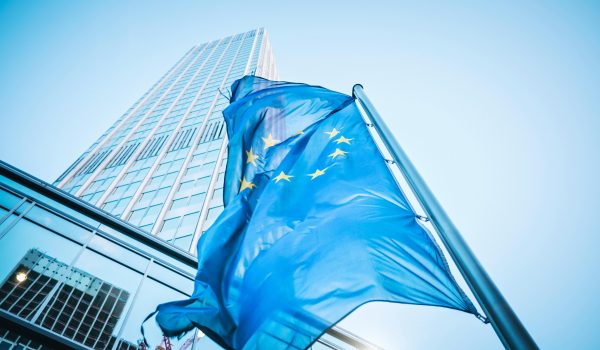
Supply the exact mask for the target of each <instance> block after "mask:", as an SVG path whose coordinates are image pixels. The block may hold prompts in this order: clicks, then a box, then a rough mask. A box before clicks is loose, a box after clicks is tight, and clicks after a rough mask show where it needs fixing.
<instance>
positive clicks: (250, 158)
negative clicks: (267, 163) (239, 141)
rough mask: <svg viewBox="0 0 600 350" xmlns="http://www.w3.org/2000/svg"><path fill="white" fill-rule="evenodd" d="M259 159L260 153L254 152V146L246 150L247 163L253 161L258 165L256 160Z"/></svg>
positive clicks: (253, 163)
mask: <svg viewBox="0 0 600 350" xmlns="http://www.w3.org/2000/svg"><path fill="white" fill-rule="evenodd" d="M257 159H258V154H254V153H252V148H250V150H249V151H246V164H248V163H252V165H254V166H256V160H257Z"/></svg>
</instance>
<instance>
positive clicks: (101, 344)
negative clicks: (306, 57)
mask: <svg viewBox="0 0 600 350" xmlns="http://www.w3.org/2000/svg"><path fill="white" fill-rule="evenodd" d="M246 74H256V75H259V76H263V77H266V78H269V79H277V78H278V77H277V69H276V67H275V62H274V59H273V55H272V53H271V46H270V43H269V40H268V36H267V33H266V32H265V31H264V30H263V29H262V28H261V29H257V30H253V31H250V32H246V33H242V34H238V35H234V36H230V37H227V38H223V39H221V40H216V41H212V42H209V43H206V44H202V45H199V46H195V47H193V48H192V49H191V50H189V51H188V52H187V53H185V54H184V56H183V57H182V58H181V59H180V60H179V61H178V62H177V63H176V64H175V65H174V66H173V67H172V68H171V69H170V70H169V71H168V72H167V73H166V74H165V75H164V76H163V77H162V78H161V79H160V80H159V81H158V82H157V83H156V84H154V86H152V87H151V88H150V90H148V92H146V93H145V94H144V95H143V96H142V97H141V98H140V99H139V100H138V101H137V102H136V103H134V105H133V106H132V107H131V108H130V109H129V110H128V111H127V112H125V114H123V115H122V116H121V117H120V118H119V119H118V120H117V121H116V122H115V124H114V125H113V126H111V127H110V128H109V129H108V130H107V131H106V132H105V133H104V134H103V135H102V136H101V137H100V138H99V139H98V140H97V141H96V142H95V143H94V144H93V145H92V146H91V147H90V148H89V149H88V150H87V151H86V152H85V153H84V154H82V155H81V156H80V157H79V159H77V160H76V161H75V163H73V165H71V166H70V167H69V168H68V169H67V170H66V171H65V172H64V173H63V174H62V175H61V176H60V177H59V178H58V179H57V180H56V181H55V183H54V186H53V185H50V184H47V183H45V182H43V181H41V180H39V179H36V178H34V177H32V176H30V175H28V174H26V173H24V172H21V171H19V170H18V169H16V168H13V167H11V166H10V165H8V164H6V163H3V162H1V161H0V255H1V256H2V258H3V261H2V264H0V350H3V349H57V348H60V349H62V348H70V349H111V350H116V349H126V350H130V349H141V348H144V347H141V346H140V340H141V333H140V325H141V324H142V322H143V320H144V319H145V318H146V316H147V315H148V314H150V313H151V312H152V311H153V310H154V309H155V307H156V306H157V305H158V304H160V303H163V302H166V301H173V300H180V299H185V298H187V297H189V296H190V294H191V293H192V291H193V286H194V275H195V273H196V268H197V262H196V258H195V256H194V255H195V250H194V248H195V242H196V241H197V240H198V238H199V237H200V235H201V234H202V233H203V232H205V231H206V229H207V228H208V227H209V226H210V225H211V224H212V223H213V222H214V220H215V219H216V217H217V216H218V215H219V214H220V213H221V211H222V210H223V198H222V197H223V176H224V172H225V165H226V162H227V151H226V145H227V138H226V130H225V125H224V121H223V117H222V111H223V109H224V108H226V106H227V104H228V98H227V94H228V88H229V87H230V86H231V84H232V83H233V81H235V80H236V79H238V78H240V77H242V76H244V75H246ZM145 331H146V338H147V339H148V340H149V343H150V347H149V348H148V349H159V348H161V349H181V350H191V349H197V348H202V349H205V348H206V349H218V348H219V347H218V346H217V345H216V344H214V343H212V342H211V341H210V340H209V339H208V338H207V337H203V334H202V333H201V332H199V331H194V332H189V333H188V334H187V335H186V336H185V337H183V338H181V339H178V340H177V339H170V340H167V339H165V338H164V337H162V335H161V332H160V330H159V329H158V327H157V326H156V324H155V322H154V321H153V320H150V321H148V322H146V325H145ZM312 348H313V349H358V348H361V349H363V348H374V347H371V346H370V345H368V343H366V342H365V341H363V340H361V339H359V338H358V337H356V336H354V335H352V334H350V333H348V332H345V331H342V330H340V329H338V328H334V329H332V330H330V331H328V333H327V334H325V335H323V336H322V337H321V338H320V339H318V340H317V342H316V343H315V344H314V345H313V346H312Z"/></svg>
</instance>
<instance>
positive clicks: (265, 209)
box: [156, 76, 477, 349]
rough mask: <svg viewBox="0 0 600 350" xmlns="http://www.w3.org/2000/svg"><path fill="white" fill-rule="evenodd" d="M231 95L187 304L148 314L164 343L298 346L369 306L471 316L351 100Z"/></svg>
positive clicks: (283, 90) (238, 88)
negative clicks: (211, 214)
mask: <svg viewBox="0 0 600 350" xmlns="http://www.w3.org/2000/svg"><path fill="white" fill-rule="evenodd" d="M232 94H233V96H232V97H231V105H230V106H229V107H228V108H227V109H226V110H225V111H224V113H223V114H224V117H225V120H226V122H227V133H228V136H229V148H228V157H229V158H228V163H227V171H226V176H225V194H224V196H225V198H224V199H225V203H226V206H225V209H224V211H223V213H222V214H221V216H220V217H219V218H218V219H217V221H216V222H215V223H214V224H213V226H212V227H211V228H210V229H209V230H208V231H207V232H206V233H205V234H204V235H203V236H202V237H201V238H200V240H199V241H198V263H199V267H198V274H197V276H196V283H195V289H194V294H193V296H192V298H191V299H189V300H184V301H177V302H172V303H167V304H162V305H159V306H158V308H157V311H158V315H157V317H156V319H157V322H158V323H159V325H160V327H161V328H162V329H163V331H164V333H165V335H167V336H175V335H180V334H181V333H183V332H185V331H188V330H190V329H192V328H194V327H198V328H200V329H201V330H202V331H204V333H206V334H207V335H208V336H210V337H211V338H212V339H213V340H214V341H216V342H217V343H219V344H220V345H221V346H223V347H225V348H227V349H296V348H297V349H304V348H306V347H308V346H309V345H310V344H312V343H313V342H314V341H315V340H316V339H317V338H318V337H319V336H320V335H321V334H322V333H323V332H324V331H326V330H327V329H328V328H329V327H331V326H332V325H334V324H335V323H336V322H338V321H339V320H340V319H342V318H343V317H345V316H346V315H348V314H349V313H350V312H352V311H353V310H354V309H356V308H357V307H359V306H361V305H362V304H364V303H367V302H370V301H388V302H398V303H406V304H420V305H435V306H443V307H447V308H452V309H457V310H462V311H466V312H470V313H473V314H477V311H476V309H475V308H474V306H473V305H472V304H471V302H470V301H469V299H468V298H467V297H466V296H465V294H464V293H463V291H462V290H461V289H460V288H459V287H458V285H457V284H456V282H455V281H454V279H453V277H452V275H451V274H450V271H449V269H448V265H447V263H446V261H445V260H444V257H443V255H442V254H441V252H440V249H439V248H438V246H437V245H436V243H435V241H434V240H433V239H432V237H431V236H430V234H429V233H428V232H427V231H426V230H425V229H424V228H423V227H422V226H420V224H419V222H418V220H417V218H416V215H415V213H414V212H413V210H412V209H411V207H410V206H409V204H408V202H407V200H406V198H405V197H404V195H403V194H402V192H401V191H400V190H399V188H398V185H397V183H396V182H395V179H394V178H393V176H392V175H391V173H390V170H389V169H388V167H387V165H386V164H385V161H384V159H383V158H382V156H381V155H380V153H379V151H378V149H377V146H376V145H375V143H374V141H373V139H372V138H371V135H370V134H369V131H368V129H367V127H366V125H365V122H364V120H363V118H362V117H361V115H360V113H359V110H358V109H357V106H356V103H355V101H354V100H353V99H352V98H351V97H350V96H347V95H344V94H340V93H337V92H333V91H330V90H327V89H324V88H322V87H317V86H309V85H304V84H296V83H288V82H276V81H269V80H265V79H261V78H258V77H255V76H246V77H244V78H242V79H240V80H238V81H236V82H235V83H234V84H233V86H232Z"/></svg>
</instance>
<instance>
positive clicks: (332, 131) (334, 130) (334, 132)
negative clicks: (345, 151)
mask: <svg viewBox="0 0 600 350" xmlns="http://www.w3.org/2000/svg"><path fill="white" fill-rule="evenodd" d="M325 133H326V134H328V135H329V138H330V139H332V138H334V137H335V135H337V134H339V133H340V132H339V131H337V129H336V128H333V130H331V131H325Z"/></svg>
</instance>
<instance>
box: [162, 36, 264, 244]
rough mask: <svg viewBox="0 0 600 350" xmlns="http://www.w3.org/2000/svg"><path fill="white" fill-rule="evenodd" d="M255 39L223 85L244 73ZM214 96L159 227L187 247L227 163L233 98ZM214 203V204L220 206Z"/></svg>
mask: <svg viewBox="0 0 600 350" xmlns="http://www.w3.org/2000/svg"><path fill="white" fill-rule="evenodd" d="M250 34H255V33H250ZM253 42H254V35H249V38H247V39H246V40H245V41H244V42H243V43H242V45H241V47H240V48H239V53H238V56H237V57H236V61H235V63H234V64H232V65H231V66H230V67H229V68H228V70H229V72H228V75H227V78H226V79H225V80H224V81H222V83H221V85H222V86H226V87H229V86H230V85H231V84H232V83H233V82H234V81H235V80H236V79H239V78H241V77H242V76H243V75H244V72H245V69H246V65H247V63H248V61H249V59H250V57H249V56H250V54H251V52H250V51H251V49H252V44H253ZM213 97H216V101H215V104H214V107H213V109H212V111H211V114H210V116H209V118H207V121H206V124H205V125H206V126H205V128H204V130H203V133H202V135H199V140H198V143H197V145H196V149H195V150H194V152H193V153H192V155H191V158H190V159H189V161H188V163H187V164H186V167H185V170H183V174H182V175H183V176H182V177H180V181H179V183H178V184H177V185H176V186H175V188H174V194H173V195H172V197H171V198H172V200H171V202H170V203H168V205H169V207H168V209H167V211H166V214H165V215H164V217H163V219H162V220H161V222H160V223H159V225H160V226H157V227H156V228H155V231H156V233H157V235H158V237H160V238H162V239H165V240H167V241H169V242H170V243H172V244H174V245H175V246H177V247H179V248H182V249H185V250H188V248H189V246H190V243H191V241H192V239H193V236H194V232H196V230H197V225H198V223H199V222H202V221H201V220H200V219H201V214H202V213H203V211H202V206H203V203H206V194H207V192H208V191H209V187H210V186H209V185H210V183H211V181H212V178H211V175H212V174H213V173H214V172H215V167H216V166H217V164H223V171H224V165H225V164H226V163H225V161H223V160H219V153H220V152H221V149H222V147H223V140H224V136H225V133H226V130H225V123H224V120H223V116H222V112H223V109H225V108H226V107H227V105H228V103H229V101H228V99H227V98H225V97H224V96H222V95H221V94H218V95H217V96H213ZM222 176H223V174H221V177H222ZM215 188H217V192H218V191H222V188H223V181H222V179H221V180H218V179H217V180H216V187H215ZM213 193H214V191H213ZM217 196H218V195H217ZM221 197H222V196H221ZM212 204H213V206H214V207H216V206H217V204H214V203H212ZM221 205H222V203H221ZM217 210H218V209H217ZM213 212H214V213H216V212H217V211H216V210H213V211H211V215H214V214H212V213H213ZM217 215H218V214H217Z"/></svg>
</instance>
